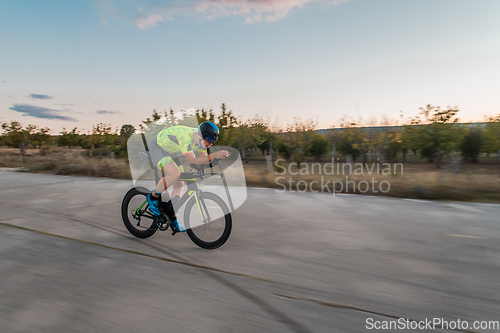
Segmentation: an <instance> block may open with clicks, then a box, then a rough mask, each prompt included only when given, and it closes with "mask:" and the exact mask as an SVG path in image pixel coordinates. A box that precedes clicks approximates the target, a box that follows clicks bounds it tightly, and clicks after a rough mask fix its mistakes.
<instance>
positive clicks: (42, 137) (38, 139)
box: [32, 127, 51, 149]
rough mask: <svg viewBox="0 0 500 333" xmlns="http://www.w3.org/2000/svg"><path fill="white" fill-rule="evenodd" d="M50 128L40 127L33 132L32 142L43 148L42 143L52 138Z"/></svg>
mask: <svg viewBox="0 0 500 333" xmlns="http://www.w3.org/2000/svg"><path fill="white" fill-rule="evenodd" d="M49 132H50V129H49V128H48V127H44V128H40V129H38V130H36V131H35V132H34V133H33V137H32V139H33V141H32V144H33V145H34V146H38V149H42V144H43V143H45V142H48V141H49V140H50V138H51V136H50V134H49Z"/></svg>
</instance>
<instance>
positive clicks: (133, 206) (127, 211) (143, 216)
mask: <svg viewBox="0 0 500 333" xmlns="http://www.w3.org/2000/svg"><path fill="white" fill-rule="evenodd" d="M149 193H150V192H149V191H148V190H147V189H146V188H136V187H134V188H131V189H130V190H129V191H128V192H127V194H125V197H124V198H123V202H122V220H123V223H124V224H125V227H126V228H127V230H128V231H129V232H130V233H131V234H132V235H134V236H135V237H138V238H147V237H150V236H152V235H153V234H154V233H155V232H156V230H157V229H158V225H157V224H156V222H155V221H154V216H153V215H152V213H151V212H150V211H149V209H148V204H147V202H146V196H147V195H148V194H149Z"/></svg>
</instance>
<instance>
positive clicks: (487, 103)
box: [0, 0, 500, 133]
mask: <svg viewBox="0 0 500 333" xmlns="http://www.w3.org/2000/svg"><path fill="white" fill-rule="evenodd" d="M0 4H1V8H2V10H1V11H0V48H1V54H2V56H1V69H0V121H10V120H18V121H21V122H22V123H23V124H28V123H34V124H38V125H40V126H48V127H50V128H51V129H52V130H53V132H55V133H57V132H59V131H60V130H61V129H62V128H63V127H66V128H73V127H75V126H76V127H78V128H80V129H82V128H84V129H85V130H88V129H90V128H91V126H92V124H96V123H99V122H105V123H111V124H112V125H114V126H120V125H122V124H125V123H131V124H133V125H136V124H138V123H140V121H141V120H143V119H145V118H146V117H148V116H150V114H151V112H152V110H153V109H158V110H159V111H163V110H168V109H169V108H173V109H174V110H176V111H177V110H180V109H190V108H202V107H204V108H213V109H214V110H216V111H219V110H220V104H221V103H222V102H225V103H226V104H227V105H228V107H229V108H230V109H232V110H233V111H234V112H235V114H236V115H240V116H242V117H243V118H245V119H246V118H252V117H253V116H254V115H255V114H263V115H264V116H269V117H270V118H271V119H272V121H273V122H274V123H277V124H281V125H284V124H285V123H286V122H287V121H290V120H292V119H293V117H300V118H302V119H304V120H305V119H308V118H313V119H315V120H316V121H317V122H318V125H319V127H320V128H327V127H330V126H332V125H338V124H339V120H340V118H342V117H343V116H344V115H348V116H354V117H359V116H361V117H362V118H364V119H365V120H366V121H371V122H374V123H377V122H378V123H380V122H382V121H383V119H384V117H386V118H389V119H398V118H399V114H400V111H401V110H402V111H403V113H404V115H405V116H411V115H416V114H417V113H418V109H419V107H423V106H425V105H426V104H428V103H432V104H433V105H440V106H442V107H446V106H448V105H451V106H455V105H458V107H459V109H460V110H461V111H460V113H459V116H460V117H461V119H462V120H464V121H472V120H481V119H482V117H483V115H493V114H499V113H500V94H499V93H498V91H499V89H498V88H499V82H498V81H499V79H498V78H499V77H500V62H499V60H500V43H499V41H500V23H499V22H500V20H498V17H499V14H500V2H499V1H496V0H490V1H488V0H483V1H462V0H439V1H436V0H432V1H428V0H418V1H400V0H381V1H377V0H348V1H331V0H329V1H327V0H323V1H321V0H287V1H284V0H185V1H171V0H170V1H161V0H155V1H153V0H128V1H123V0H86V1H55V0H54V1H23V0H19V1H2V2H1V3H0Z"/></svg>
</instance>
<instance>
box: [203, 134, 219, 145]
mask: <svg viewBox="0 0 500 333" xmlns="http://www.w3.org/2000/svg"><path fill="white" fill-rule="evenodd" d="M205 141H206V142H208V143H210V144H213V143H215V141H217V139H215V138H213V137H211V136H210V135H207V136H205Z"/></svg>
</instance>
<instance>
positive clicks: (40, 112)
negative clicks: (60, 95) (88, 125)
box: [9, 104, 78, 121]
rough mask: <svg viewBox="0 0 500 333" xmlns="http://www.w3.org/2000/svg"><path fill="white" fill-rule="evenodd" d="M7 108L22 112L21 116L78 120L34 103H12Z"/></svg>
mask: <svg viewBox="0 0 500 333" xmlns="http://www.w3.org/2000/svg"><path fill="white" fill-rule="evenodd" d="M9 109H10V110H14V111H17V112H20V113H24V114H23V116H31V117H35V118H44V119H55V120H65V121H78V120H77V119H75V118H71V117H67V116H60V115H59V114H58V113H59V112H61V111H59V110H54V109H48V108H44V107H41V106H36V105H29V104H14V106H13V107H11V108H9Z"/></svg>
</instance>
